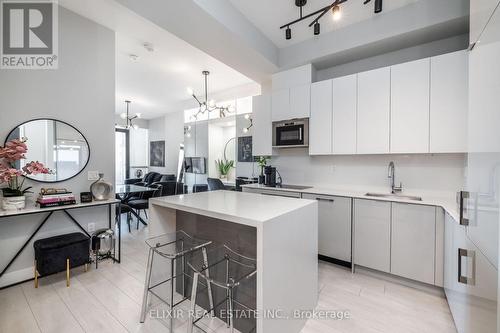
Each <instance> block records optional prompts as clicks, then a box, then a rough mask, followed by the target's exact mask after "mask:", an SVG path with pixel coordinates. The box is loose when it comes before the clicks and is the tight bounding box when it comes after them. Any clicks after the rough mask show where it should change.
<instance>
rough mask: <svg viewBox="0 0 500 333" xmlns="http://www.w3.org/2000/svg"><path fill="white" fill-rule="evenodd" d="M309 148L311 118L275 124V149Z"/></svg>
mask: <svg viewBox="0 0 500 333" xmlns="http://www.w3.org/2000/svg"><path fill="white" fill-rule="evenodd" d="M308 146H309V118H302V119H292V120H283V121H275V122H273V147H275V148H286V147H288V148H292V147H308Z"/></svg>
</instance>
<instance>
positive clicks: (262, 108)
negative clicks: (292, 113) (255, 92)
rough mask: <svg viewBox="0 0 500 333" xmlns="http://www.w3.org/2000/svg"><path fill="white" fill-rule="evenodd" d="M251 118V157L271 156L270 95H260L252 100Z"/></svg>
mask: <svg viewBox="0 0 500 333" xmlns="http://www.w3.org/2000/svg"><path fill="white" fill-rule="evenodd" d="M252 118H253V128H252V132H253V134H252V137H253V139H252V142H253V147H252V153H253V155H254V156H270V155H272V153H273V149H272V141H273V135H272V131H273V130H272V120H271V95H260V96H254V97H253V98H252Z"/></svg>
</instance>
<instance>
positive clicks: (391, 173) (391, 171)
mask: <svg viewBox="0 0 500 333" xmlns="http://www.w3.org/2000/svg"><path fill="white" fill-rule="evenodd" d="M387 177H388V178H389V179H390V180H391V193H392V194H396V193H401V192H403V183H401V182H400V183H399V186H396V166H395V165H394V162H393V161H391V162H390V163H389V167H388V175H387Z"/></svg>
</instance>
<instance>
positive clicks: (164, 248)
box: [140, 230, 212, 331]
mask: <svg viewBox="0 0 500 333" xmlns="http://www.w3.org/2000/svg"><path fill="white" fill-rule="evenodd" d="M211 243H212V242H211V241H207V240H201V239H196V238H194V237H192V236H190V235H188V234H187V233H185V232H184V231H182V230H181V231H177V232H174V233H169V234H164V235H161V236H157V237H153V238H149V239H147V240H146V244H147V245H148V246H149V256H148V265H147V270H146V282H145V284H144V295H143V298H142V311H141V319H140V321H141V323H144V320H145V319H146V312H147V308H148V296H149V293H151V294H153V295H155V296H156V297H158V298H159V299H160V300H161V301H163V302H164V303H166V304H167V305H169V309H170V314H173V309H174V307H175V306H177V305H179V304H180V303H182V302H184V301H185V300H187V299H189V297H187V296H186V289H187V288H186V287H187V285H186V278H188V279H189V278H191V276H189V275H188V274H187V273H186V260H185V256H186V255H187V254H190V253H192V252H193V251H201V253H202V258H206V253H207V252H206V247H207V246H208V245H210V244H211ZM155 254H156V255H159V256H160V257H162V258H165V259H167V260H169V261H170V267H169V271H168V272H167V273H165V272H156V273H158V274H157V275H160V276H159V277H157V276H155V278H157V279H158V280H159V282H154V284H153V285H152V284H151V276H152V275H153V274H152V273H153V259H154V257H155ZM179 259H180V262H179V261H178V260H179ZM157 267H158V266H157ZM178 278H182V279H181V281H180V285H179V283H178ZM174 281H175V282H174ZM167 282H170V284H169V294H170V295H169V300H168V301H167V300H165V299H163V298H162V297H161V296H160V295H159V293H158V292H156V291H155V289H158V288H159V287H160V286H162V285H164V284H165V283H167ZM177 290H180V294H181V296H182V297H181V299H180V300H179V301H177V302H175V300H174V299H175V297H174V294H175V293H176V291H177ZM170 328H171V331H173V315H171V316H170Z"/></svg>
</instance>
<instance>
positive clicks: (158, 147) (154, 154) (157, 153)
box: [149, 141, 165, 167]
mask: <svg viewBox="0 0 500 333" xmlns="http://www.w3.org/2000/svg"><path fill="white" fill-rule="evenodd" d="M149 166H152V167H164V166H165V141H151V142H150V143H149Z"/></svg>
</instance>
